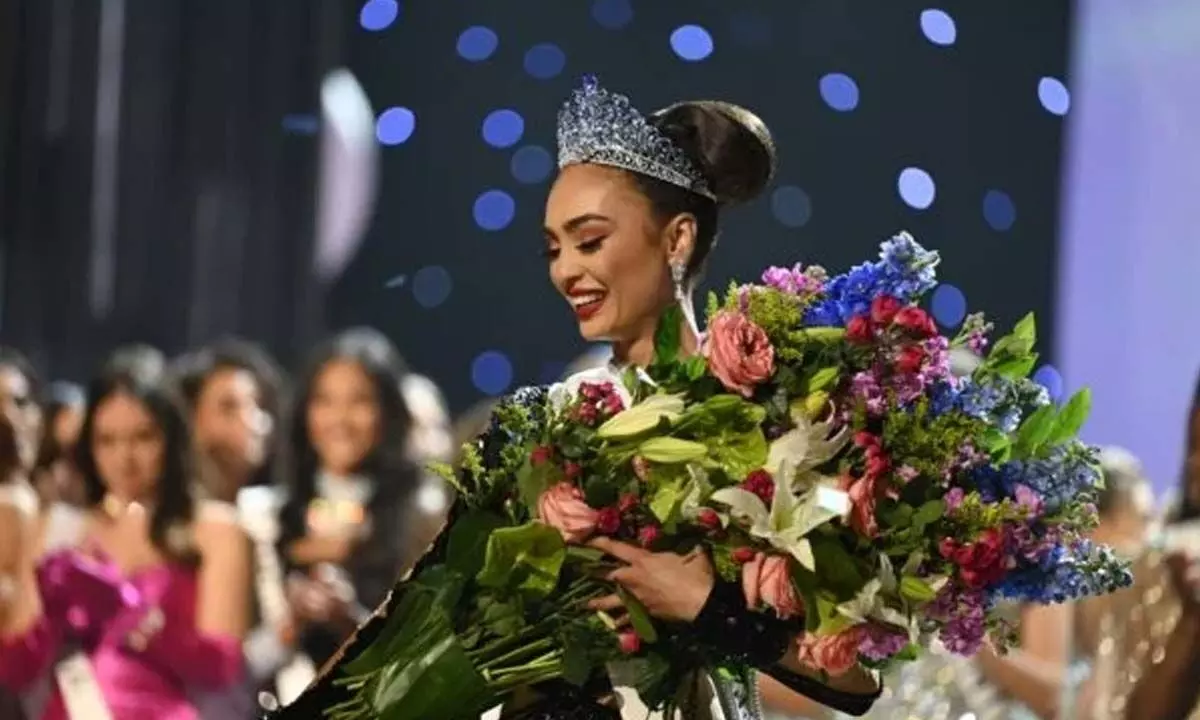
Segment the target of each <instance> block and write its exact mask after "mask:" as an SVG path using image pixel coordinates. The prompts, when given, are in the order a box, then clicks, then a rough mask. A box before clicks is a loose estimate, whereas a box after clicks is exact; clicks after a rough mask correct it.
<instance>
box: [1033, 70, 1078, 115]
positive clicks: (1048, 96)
mask: <svg viewBox="0 0 1200 720" xmlns="http://www.w3.org/2000/svg"><path fill="white" fill-rule="evenodd" d="M1038 100H1039V101H1041V103H1042V107H1044V108H1046V111H1047V112H1050V113H1053V114H1055V115H1066V114H1067V111H1068V110H1070V109H1071V92H1070V91H1069V90H1067V86H1066V85H1063V82H1062V80H1059V79H1058V78H1052V77H1044V78H1042V79H1041V80H1039V81H1038Z"/></svg>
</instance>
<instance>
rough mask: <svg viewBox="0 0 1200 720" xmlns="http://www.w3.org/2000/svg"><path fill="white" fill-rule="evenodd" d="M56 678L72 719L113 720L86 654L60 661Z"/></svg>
mask: <svg viewBox="0 0 1200 720" xmlns="http://www.w3.org/2000/svg"><path fill="white" fill-rule="evenodd" d="M54 676H55V678H57V680H58V691H59V693H61V694H62V699H63V705H64V706H66V709H67V717H69V718H71V720H113V716H112V713H111V712H110V711H109V709H108V701H106V700H105V699H104V693H102V692H101V691H100V683H99V682H97V681H96V674H95V673H93V672H92V662H91V661H90V660H88V658H87V656H86V655H84V654H83V653H81V652H76V653H72V654H71V655H69V656H67V657H66V658H64V659H63V660H60V661H59V662H58V664H57V665H55V666H54Z"/></svg>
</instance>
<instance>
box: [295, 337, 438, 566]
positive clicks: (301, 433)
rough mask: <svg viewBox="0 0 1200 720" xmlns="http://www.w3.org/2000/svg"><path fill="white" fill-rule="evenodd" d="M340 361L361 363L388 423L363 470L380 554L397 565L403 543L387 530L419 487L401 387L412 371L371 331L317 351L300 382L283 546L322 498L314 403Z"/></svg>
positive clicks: (373, 560)
mask: <svg viewBox="0 0 1200 720" xmlns="http://www.w3.org/2000/svg"><path fill="white" fill-rule="evenodd" d="M337 360H348V361H351V362H354V363H357V364H358V365H359V366H360V367H361V368H362V369H363V370H364V371H365V372H366V374H367V375H368V376H369V377H370V378H371V380H372V382H373V384H374V385H375V396H376V398H377V400H378V402H379V411H380V413H379V414H380V419H381V423H382V428H381V432H380V440H379V443H378V445H376V447H375V448H374V450H372V452H371V453H370V454H369V455H368V456H367V457H366V458H365V459H364V460H363V463H362V466H361V467H360V468H359V472H362V473H363V474H365V475H368V476H370V477H371V478H372V479H373V480H375V483H376V486H375V494H374V496H372V498H371V500H370V504H369V506H368V508H367V510H368V513H369V515H370V517H371V518H372V519H373V523H374V530H373V532H374V534H375V535H376V536H378V537H379V538H380V540H379V541H378V542H373V543H372V545H374V546H375V548H374V549H375V550H376V551H377V552H376V553H374V554H376V555H378V554H379V553H382V554H384V555H388V558H384V559H382V562H381V564H386V563H389V562H391V560H390V559H389V558H390V557H391V555H392V554H394V555H395V557H396V558H398V557H399V553H400V552H401V551H402V548H400V547H396V545H397V543H396V542H393V540H392V538H393V537H394V535H387V536H385V535H384V533H383V531H384V530H387V529H391V528H393V526H394V525H395V524H396V523H397V522H398V521H399V514H400V506H401V503H402V502H403V501H404V500H405V499H406V498H407V496H408V495H409V493H411V492H412V490H414V489H415V487H416V485H417V477H418V473H417V468H416V467H415V465H414V464H413V462H412V461H411V460H410V459H409V457H408V454H407V450H408V439H409V431H410V429H411V427H412V416H411V415H410V414H409V410H408V405H407V404H406V403H405V401H404V395H403V394H402V392H401V383H402V381H403V380H404V376H405V375H407V374H408V368H407V366H406V365H405V363H404V360H403V359H402V358H401V357H400V353H399V352H398V351H397V350H396V348H395V347H394V346H393V345H392V343H391V342H390V341H389V340H388V339H387V338H386V337H384V335H383V334H381V333H379V332H378V331H376V330H373V329H370V328H354V329H351V330H346V331H344V332H342V333H339V334H338V335H336V336H334V337H333V338H332V339H330V340H328V341H327V342H325V343H324V344H323V345H321V346H320V347H319V348H317V350H316V351H315V352H314V354H313V357H312V358H311V360H310V361H309V363H308V366H307V369H306V371H305V372H304V373H303V375H302V376H301V378H300V379H299V381H298V382H297V386H296V392H295V395H294V398H293V401H292V406H291V409H290V413H289V417H288V421H287V423H286V426H285V431H284V433H283V435H282V437H281V440H282V443H283V447H282V451H281V452H280V453H279V457H278V458H277V470H278V477H279V479H280V483H281V484H282V485H283V486H284V487H287V488H288V490H289V492H288V498H287V502H286V503H285V505H284V507H283V510H282V512H281V513H280V525H281V532H280V538H279V546H280V549H281V550H282V551H284V556H285V557H287V554H286V551H287V547H288V546H289V545H290V544H291V543H292V542H294V541H295V540H298V539H299V538H301V537H303V536H304V534H305V532H306V525H305V520H306V511H307V509H308V505H309V503H310V502H311V501H312V500H313V498H314V496H315V495H316V479H317V471H318V469H319V461H318V459H317V453H316V449H315V448H314V447H313V445H312V441H311V439H310V438H309V432H308V405H309V402H310V400H311V398H312V389H313V385H314V384H315V382H316V379H317V376H318V375H319V374H320V373H321V371H322V370H323V369H324V368H325V366H326V365H328V364H330V363H331V362H334V361H337ZM385 537H386V539H384V538H385ZM366 554H367V555H370V554H373V553H371V552H368V553H366ZM356 560H363V561H364V562H369V563H371V564H372V565H374V564H375V563H376V562H380V558H378V557H374V558H370V559H369V560H368V559H366V557H365V555H362V556H356ZM397 562H398V560H397ZM381 569H382V568H381ZM395 570H396V568H395V567H392V568H391V569H390V571H389V574H388V576H387V577H386V578H383V579H384V580H385V581H386V582H387V583H389V584H390V583H391V581H392V580H393V579H394V578H393V577H392V575H393V574H394V573H395Z"/></svg>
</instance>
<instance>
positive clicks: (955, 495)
mask: <svg viewBox="0 0 1200 720" xmlns="http://www.w3.org/2000/svg"><path fill="white" fill-rule="evenodd" d="M966 497H967V494H966V493H965V492H963V489H962V488H959V487H955V488H950V489H949V490H947V491H946V495H945V496H944V497H943V498H942V499H943V500H944V501H945V502H946V512H948V513H952V512H954V511H955V510H958V507H959V506H960V505H962V503H963V500H965V499H966Z"/></svg>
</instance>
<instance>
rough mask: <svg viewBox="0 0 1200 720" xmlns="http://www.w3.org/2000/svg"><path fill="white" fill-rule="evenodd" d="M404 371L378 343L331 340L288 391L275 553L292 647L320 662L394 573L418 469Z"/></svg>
mask: <svg viewBox="0 0 1200 720" xmlns="http://www.w3.org/2000/svg"><path fill="white" fill-rule="evenodd" d="M406 373H407V369H406V367H405V365H404V362H403V360H402V359H401V357H400V355H399V353H398V352H397V351H396V349H395V348H394V347H393V346H392V344H391V343H390V342H389V341H388V339H387V338H386V337H384V336H383V335H381V334H380V333H378V332H376V331H374V330H369V329H354V330H348V331H346V332H343V333H340V334H338V335H337V336H335V337H334V338H333V339H331V340H330V341H328V342H327V343H325V344H324V345H323V346H322V347H320V348H319V349H318V350H317V351H316V353H315V354H314V356H313V358H312V360H311V361H310V363H309V365H308V369H307V371H306V372H305V373H304V374H303V375H302V376H301V377H300V379H299V380H298V382H297V385H296V391H295V401H294V405H293V407H292V411H291V417H290V418H289V419H288V422H287V423H286V426H285V429H284V436H283V441H284V448H283V450H282V452H281V453H280V455H279V458H278V465H279V473H280V478H281V479H282V481H283V483H284V484H285V487H287V490H288V498H287V502H286V504H285V506H284V508H283V512H282V515H281V518H280V522H281V525H282V528H281V530H282V534H281V538H280V548H281V550H282V553H283V556H284V558H285V559H286V561H287V563H288V564H289V565H290V566H291V567H292V568H295V569H296V570H298V571H302V573H303V574H302V575H299V574H298V575H296V576H293V578H292V579H291V581H290V583H289V585H290V587H289V591H290V595H291V600H292V607H293V613H294V614H295V619H296V622H297V630H298V631H299V638H300V646H301V649H302V650H303V651H304V652H305V653H306V654H307V655H308V656H309V657H310V658H312V659H313V661H314V662H316V663H321V662H324V661H325V659H326V658H328V657H329V656H330V655H331V654H332V653H333V652H334V651H335V650H336V649H337V647H338V645H339V644H340V643H341V642H342V640H344V639H345V637H346V636H347V635H348V634H350V632H352V631H353V629H354V627H355V625H356V624H357V623H358V622H359V621H360V620H361V619H362V617H363V614H364V613H363V610H362V607H363V606H364V605H365V606H366V607H374V606H375V604H377V603H379V602H380V601H381V600H383V598H384V596H385V594H386V593H387V591H388V589H389V588H390V587H391V586H392V583H393V582H395V580H396V575H397V573H398V572H399V571H400V563H401V558H402V556H403V555H404V552H403V550H404V546H405V544H406V543H407V540H408V538H407V530H408V524H409V523H408V522H407V521H406V513H407V512H408V507H407V505H408V501H409V500H410V499H411V497H412V495H413V492H414V490H415V489H416V487H417V479H418V468H417V467H416V466H415V464H414V463H413V461H412V460H411V459H410V456H409V454H408V442H409V436H410V431H411V428H412V419H411V416H410V414H409V410H408V407H407V405H406V403H405V401H404V396H403V394H402V390H401V387H402V383H403V381H404V378H405V375H406Z"/></svg>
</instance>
